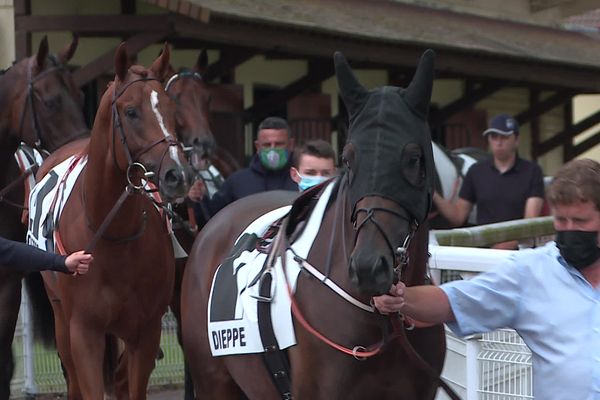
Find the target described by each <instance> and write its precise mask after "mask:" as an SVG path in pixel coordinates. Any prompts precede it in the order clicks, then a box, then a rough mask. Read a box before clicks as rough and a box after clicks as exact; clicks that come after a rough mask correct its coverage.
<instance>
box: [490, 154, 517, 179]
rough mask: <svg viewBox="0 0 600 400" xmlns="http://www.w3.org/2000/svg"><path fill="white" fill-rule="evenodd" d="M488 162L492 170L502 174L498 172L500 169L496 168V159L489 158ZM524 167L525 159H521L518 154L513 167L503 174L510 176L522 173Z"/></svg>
mask: <svg viewBox="0 0 600 400" xmlns="http://www.w3.org/2000/svg"><path fill="white" fill-rule="evenodd" d="M486 162H487V164H488V166H489V167H490V168H492V169H493V170H494V171H496V172H497V173H500V171H499V170H498V168H496V165H495V164H494V157H493V156H491V157H489V158H487V159H486ZM522 167H523V159H522V158H520V157H519V155H518V154H517V156H516V157H515V163H514V164H513V165H512V167H510V168H509V169H507V170H506V172H504V173H502V174H503V175H504V174H508V173H510V172H513V171H514V172H519V171H521V168H522Z"/></svg>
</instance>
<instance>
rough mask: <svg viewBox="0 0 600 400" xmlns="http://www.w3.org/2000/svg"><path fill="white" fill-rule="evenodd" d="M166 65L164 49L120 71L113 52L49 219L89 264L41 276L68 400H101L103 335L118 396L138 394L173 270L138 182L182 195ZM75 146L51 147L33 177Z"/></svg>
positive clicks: (124, 61) (182, 165)
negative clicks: (82, 142) (115, 352)
mask: <svg viewBox="0 0 600 400" xmlns="http://www.w3.org/2000/svg"><path fill="white" fill-rule="evenodd" d="M168 64H169V50H168V47H167V46H165V48H164V51H163V53H162V55H161V56H160V57H158V58H157V59H156V60H155V61H154V63H153V64H152V66H151V67H150V68H149V69H145V68H144V67H142V66H139V65H134V66H132V67H130V68H128V56H127V53H126V50H125V45H124V44H121V46H119V48H118V49H117V52H116V55H115V72H116V77H115V80H114V82H113V83H112V84H111V85H110V87H109V88H108V89H107V91H106V93H105V94H104V95H103V96H102V99H101V101H100V106H99V108H98V112H97V114H96V119H95V121H94V126H93V128H92V132H91V137H90V140H89V145H88V146H87V147H86V148H85V149H84V150H83V151H82V152H81V153H80V154H79V156H82V157H83V159H85V158H87V164H86V165H85V167H84V169H83V171H82V172H81V174H80V175H79V177H78V178H77V181H76V183H75V186H74V187H73V191H72V192H71V195H70V196H69V197H68V199H67V200H66V204H65V206H64V209H63V212H62V214H61V216H60V220H59V223H58V225H57V226H58V228H57V229H58V236H59V237H60V239H61V243H62V245H63V246H64V249H65V250H66V252H72V251H74V250H77V249H81V248H86V249H87V250H88V251H90V252H92V253H93V254H94V263H93V266H92V267H91V268H90V271H89V273H88V274H86V275H85V276H81V277H73V276H69V275H63V274H54V273H52V272H49V273H45V272H44V273H43V274H42V275H43V277H44V283H45V284H46V288H47V290H48V295H49V297H50V298H51V299H52V307H53V311H54V318H55V323H56V338H57V347H58V350H59V353H60V357H61V360H62V362H63V364H64V367H65V369H66V372H67V377H68V379H67V381H68V382H67V384H68V396H69V399H73V400H75V399H86V400H101V399H102V398H103V396H104V392H105V385H104V382H103V365H104V359H105V350H108V349H107V347H106V343H107V342H108V343H112V341H106V340H105V339H106V336H107V335H109V337H113V336H114V337H117V338H120V339H121V340H122V342H123V343H124V346H125V349H124V353H123V356H122V361H123V362H122V363H120V365H119V366H125V367H124V368H126V369H125V370H124V371H121V372H123V373H124V374H125V375H126V379H122V380H120V382H124V383H126V384H127V387H125V386H120V387H118V388H117V396H118V398H123V399H125V398H128V399H145V398H146V387H147V384H148V379H149V377H150V373H151V372H152V370H153V368H154V362H155V357H156V354H157V352H158V347H159V340H160V334H161V319H162V316H163V314H164V313H165V312H166V308H167V305H168V303H169V300H170V298H171V293H172V290H173V279H174V275H175V268H174V257H173V247H172V243H171V239H170V235H169V232H168V227H167V225H166V223H165V217H164V215H161V213H159V211H158V210H157V208H156V206H155V203H154V202H153V201H152V198H151V196H149V194H148V193H146V190H144V188H145V186H144V185H143V182H142V179H146V180H147V179H148V178H150V180H152V181H153V183H154V184H155V185H156V186H157V187H158V188H159V191H160V194H161V196H162V199H163V200H164V201H172V200H174V199H176V198H182V197H183V196H185V194H186V193H187V190H188V186H189V180H190V178H191V174H190V172H189V167H188V166H187V163H186V160H185V157H184V154H183V150H182V149H181V148H180V146H179V144H178V142H177V141H176V140H175V137H174V136H173V135H172V132H174V131H175V113H174V104H173V103H172V102H171V100H170V99H169V98H168V96H167V94H166V93H165V91H164V89H163V87H162V85H161V83H160V81H161V80H162V79H163V78H164V74H165V73H166V70H167V67H168ZM67 147H69V146H67ZM79 149H80V148H79ZM76 150H78V148H77V146H71V147H70V148H69V149H66V150H65V151H63V149H60V150H59V151H57V152H55V153H53V154H52V155H51V156H50V157H49V158H48V160H47V161H46V162H45V163H44V164H43V165H42V168H41V169H40V173H39V174H38V175H39V176H38V177H39V178H41V177H42V176H43V175H44V174H45V173H47V172H48V170H49V168H51V167H52V166H54V165H56V164H57V163H58V162H60V161H61V160H64V159H66V158H67V156H70V155H73V154H74V153H75V152H76ZM41 184H43V181H42V182H41ZM124 189H125V190H124ZM33 201H34V200H33V199H32V202H33ZM108 372H109V376H104V378H108V380H107V381H106V382H108V383H113V382H114V378H115V376H114V374H115V373H116V371H115V370H110V371H108ZM106 390H107V392H109V393H110V392H111V387H110V386H107V387H106Z"/></svg>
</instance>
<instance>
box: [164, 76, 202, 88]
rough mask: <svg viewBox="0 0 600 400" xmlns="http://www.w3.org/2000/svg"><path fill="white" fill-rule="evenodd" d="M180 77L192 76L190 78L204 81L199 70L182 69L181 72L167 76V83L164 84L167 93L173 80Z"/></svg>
mask: <svg viewBox="0 0 600 400" xmlns="http://www.w3.org/2000/svg"><path fill="white" fill-rule="evenodd" d="M182 78H192V79H196V80H198V81H200V82H204V80H203V79H202V75H201V74H200V73H199V72H195V71H182V72H179V73H178V74H175V75H173V76H172V77H170V78H169V80H168V81H167V84H166V85H165V92H167V93H169V89H170V88H171V85H172V84H173V83H174V82H175V81H178V80H179V79H182Z"/></svg>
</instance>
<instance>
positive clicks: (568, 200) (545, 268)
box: [374, 159, 600, 400]
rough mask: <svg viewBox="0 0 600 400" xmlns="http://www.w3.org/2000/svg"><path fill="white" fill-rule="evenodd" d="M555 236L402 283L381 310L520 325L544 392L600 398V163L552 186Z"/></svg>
mask: <svg viewBox="0 0 600 400" xmlns="http://www.w3.org/2000/svg"><path fill="white" fill-rule="evenodd" d="M547 199H548V202H549V204H550V206H551V209H552V212H553V215H554V228H555V229H556V241H555V242H551V243H549V244H547V245H546V246H544V247H541V248H537V249H532V250H523V251H519V252H517V253H515V254H514V256H513V257H512V258H511V259H510V260H508V261H506V262H505V263H504V264H503V265H500V266H498V268H496V269H495V270H493V271H491V272H488V273H484V274H481V275H479V276H477V277H475V278H473V279H471V280H467V281H455V282H450V283H447V284H444V285H442V286H440V287H435V286H414V287H405V286H404V284H403V283H399V284H398V285H395V286H394V287H392V289H391V290H390V295H384V296H379V297H377V298H375V299H374V301H375V305H376V307H377V308H378V309H379V310H380V311H381V312H382V313H391V312H402V313H404V314H406V315H408V316H409V317H412V318H414V319H416V320H418V321H422V322H425V323H441V322H446V323H448V325H449V326H450V328H451V329H452V330H453V331H454V332H455V333H456V334H458V335H460V336H465V335H469V334H473V333H481V332H488V331H492V330H495V329H498V328H504V327H507V328H513V329H515V330H516V331H517V332H518V333H519V335H521V337H522V338H523V340H524V341H525V343H526V344H527V345H528V346H529V348H530V349H531V352H532V354H533V374H534V394H535V397H536V398H537V399H542V400H546V399H556V400H566V399H578V400H600V247H598V240H599V236H600V164H599V163H598V162H596V161H593V160H589V159H583V160H575V161H571V162H569V163H567V164H565V165H564V166H563V167H562V168H561V169H560V170H559V172H558V173H557V174H556V176H555V178H554V180H553V182H552V184H551V185H550V188H549V190H548V192H547Z"/></svg>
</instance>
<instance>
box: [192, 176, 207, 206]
mask: <svg viewBox="0 0 600 400" xmlns="http://www.w3.org/2000/svg"><path fill="white" fill-rule="evenodd" d="M205 194H206V186H205V185H204V182H202V180H201V179H198V180H197V181H196V182H194V184H193V185H192V186H191V187H190V190H189V191H188V197H189V199H190V200H192V201H195V202H200V201H202V198H203V197H204V195H205Z"/></svg>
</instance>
